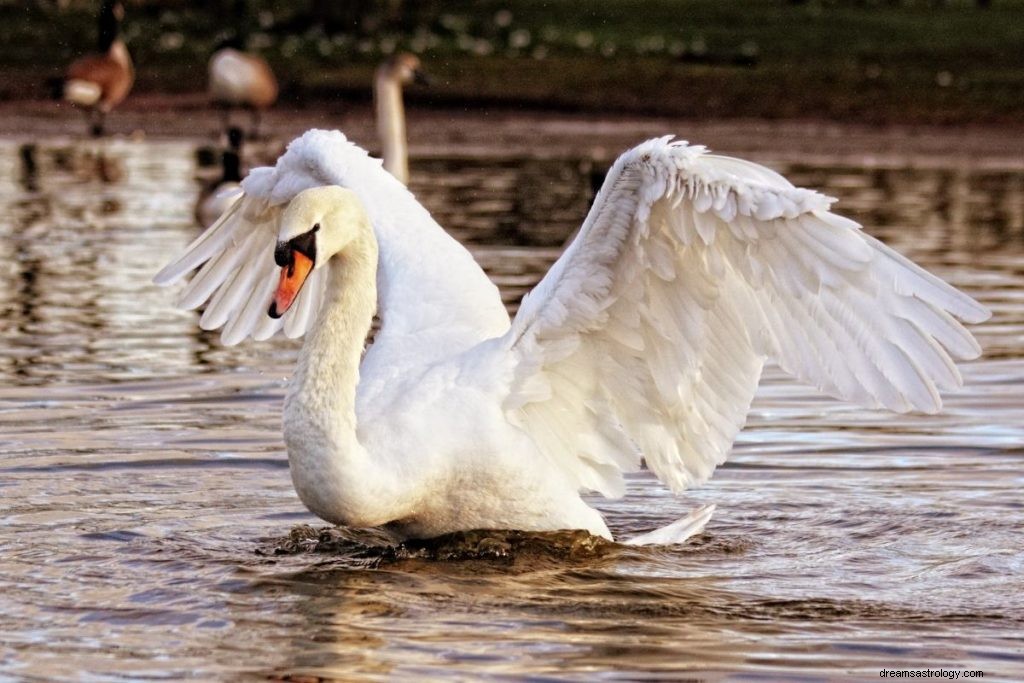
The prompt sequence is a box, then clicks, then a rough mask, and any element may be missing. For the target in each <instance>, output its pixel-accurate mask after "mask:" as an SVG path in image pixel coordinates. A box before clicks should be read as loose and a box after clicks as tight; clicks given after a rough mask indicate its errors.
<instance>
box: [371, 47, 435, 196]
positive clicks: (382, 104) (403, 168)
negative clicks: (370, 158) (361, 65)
mask: <svg viewBox="0 0 1024 683" xmlns="http://www.w3.org/2000/svg"><path fill="white" fill-rule="evenodd" d="M410 83H419V84H421V85H428V84H429V83H430V79H429V78H427V75H426V74H425V73H424V72H423V69H422V67H421V66H420V58H419V57H417V56H416V55H414V54H409V53H408V52H403V53H400V54H397V55H395V56H394V57H392V58H391V59H388V60H387V61H385V62H384V63H383V64H381V65H380V66H379V67H378V68H377V74H376V76H375V77H374V79H373V100H374V103H375V104H376V107H377V134H378V135H379V136H380V144H381V156H382V157H383V158H384V170H386V171H388V172H389V173H390V174H391V175H393V176H395V177H396V178H398V179H399V180H401V181H402V183H404V184H408V183H409V151H408V148H407V141H406V134H405V107H404V105H403V104H402V86H403V85H408V84H410Z"/></svg>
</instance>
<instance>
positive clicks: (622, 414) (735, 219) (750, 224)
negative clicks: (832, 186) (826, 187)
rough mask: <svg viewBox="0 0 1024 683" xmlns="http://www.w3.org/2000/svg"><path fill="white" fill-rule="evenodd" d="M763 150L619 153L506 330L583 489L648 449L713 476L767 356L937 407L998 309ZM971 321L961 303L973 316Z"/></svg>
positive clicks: (906, 404) (852, 388) (669, 479)
mask: <svg viewBox="0 0 1024 683" xmlns="http://www.w3.org/2000/svg"><path fill="white" fill-rule="evenodd" d="M833 201H834V200H833V199H831V198H829V197H825V196H823V195H820V194H818V193H816V192H812V191H809V190H804V189H800V188H796V187H794V186H793V185H792V184H790V183H789V182H788V181H786V179H785V178H783V177H782V176H780V175H779V174H777V173H775V172H773V171H770V170H768V169H766V168H764V167H761V166H758V165H757V164H753V163H751V162H747V161H742V160H738V159H731V158H728V157H720V156H715V155H710V154H707V153H706V152H705V150H704V149H703V148H702V147H694V146H688V145H687V144H686V143H683V142H673V141H671V139H669V138H661V139H657V140H651V141H649V142H647V143H645V144H643V145H640V146H639V147H637V148H635V149H633V150H631V151H630V152H627V153H626V154H624V155H623V156H622V157H620V158H619V160H618V161H617V162H616V164H615V165H614V166H613V168H612V169H611V171H610V172H609V174H608V177H607V179H606V181H605V185H604V187H603V188H602V189H601V192H600V193H599V194H598V197H597V199H596V201H595V203H594V206H593V208H592V209H591V213H590V215H589V216H588V217H587V220H586V222H585V223H584V225H583V228H582V229H581V230H580V232H579V234H578V235H577V237H576V239H575V240H574V241H573V243H572V244H571V245H570V246H569V247H568V249H567V250H566V252H565V253H564V254H563V255H562V257H561V258H560V259H559V260H558V261H557V262H556V263H555V265H554V266H553V267H552V268H551V270H550V272H549V273H548V274H547V276H545V278H544V279H543V280H542V281H541V282H540V283H539V284H538V285H537V287H536V288H535V289H534V291H533V292H531V293H530V295H529V296H528V297H527V298H526V299H525V300H524V302H523V304H522V306H521V307H520V309H519V314H518V315H517V316H516V318H515V320H514V321H513V323H512V327H511V329H510V330H509V332H508V334H507V335H506V336H505V338H504V341H505V343H506V344H507V346H508V348H509V349H510V351H511V354H512V356H513V357H514V359H515V371H514V379H513V382H512V388H511V390H510V393H509V396H508V399H507V401H506V404H505V409H506V411H508V413H509V414H510V416H512V417H513V418H514V419H515V420H517V423H518V424H520V425H521V426H522V427H523V428H524V429H526V430H527V431H529V432H530V433H531V434H532V435H533V436H534V438H535V441H536V442H537V443H538V445H539V447H540V448H541V450H542V451H543V452H544V453H545V454H546V455H547V457H548V458H549V460H550V461H551V462H552V463H553V464H554V465H556V466H557V467H559V468H561V469H562V470H563V471H565V472H566V473H568V474H569V475H570V476H573V477H575V480H576V481H577V482H578V483H579V485H580V487H581V488H584V489H591V490H596V491H600V492H602V493H605V494H606V495H617V494H619V493H621V492H622V490H623V481H622V473H623V472H626V471H630V470H631V469H635V468H636V467H638V466H639V464H640V458H641V457H643V458H645V459H646V462H647V465H648V466H649V467H650V468H651V469H652V470H653V471H654V472H655V474H656V475H657V476H658V477H659V478H660V479H662V480H663V481H665V482H666V483H668V484H669V485H670V486H671V487H672V488H673V489H674V490H682V489H684V488H686V487H688V486H692V485H694V484H697V483H700V482H703V481H704V480H706V479H707V478H708V477H709V476H710V475H711V473H712V471H713V470H714V468H715V466H717V465H718V464H720V463H721V462H723V461H724V460H725V458H726V457H727V455H728V452H729V450H730V448H731V447H732V443H733V441H734V440H735V438H736V434H737V433H738V431H739V429H740V428H741V427H742V425H743V423H744V421H745V420H746V414H747V411H748V410H749V406H750V402H751V400H752V399H753V395H754V391H755V390H756V387H757V383H758V381H759V379H760V376H761V371H762V367H763V364H764V363H765V362H766V361H773V362H776V363H778V364H779V366H780V367H781V368H782V369H783V370H785V371H786V372H787V373H789V374H791V375H792V376H794V377H796V378H797V379H799V380H801V381H803V382H805V383H807V384H809V385H811V386H814V387H817V388H818V389H820V390H821V391H823V392H825V393H828V394H831V395H833V396H835V397H838V398H843V399H847V400H851V401H855V402H857V403H860V404H863V405H867V406H877V407H886V408H889V409H891V410H896V411H905V410H911V409H917V410H923V411H927V412H934V411H936V410H938V409H939V408H940V407H941V397H940V395H939V389H949V388H953V387H956V386H959V385H960V384H961V378H960V374H959V372H958V371H957V368H956V365H955V364H954V359H961V360H963V359H970V358H973V357H976V356H977V355H978V353H979V352H980V349H979V347H978V345H977V343H976V342H975V341H974V338H973V337H972V336H971V334H970V333H969V332H968V331H967V330H966V329H964V327H963V326H962V325H961V323H960V322H959V321H964V322H980V321H981V320H984V319H985V318H986V317H987V315H988V312H987V311H986V310H985V308H984V307H982V306H981V305H979V304H978V303H977V302H975V301H974V300H973V299H971V298H970V297H968V296H967V295H965V294H963V293H961V292H958V291H957V290H956V289H954V288H952V287H950V286H949V285H947V284H946V283H944V282H943V281H942V280H940V279H938V278H937V277H935V276H933V275H931V274H930V273H928V272H927V271H925V270H923V269H922V268H920V267H918V266H916V265H914V264H913V263H911V262H910V261H909V260H907V259H906V258H904V257H903V256H900V255H899V254H897V253H896V252H895V251H893V250H892V249H890V248H888V247H887V246H885V245H884V244H882V243H881V242H879V241H878V240H876V239H874V238H872V237H870V236H869V235H866V234H865V233H864V232H863V231H862V230H861V229H860V226H859V225H858V224H856V223H855V222H853V221H850V220H849V219H846V218H843V217H841V216H838V215H836V214H833V213H831V212H830V210H829V209H830V206H831V204H832V202H833ZM958 319H959V321H958Z"/></svg>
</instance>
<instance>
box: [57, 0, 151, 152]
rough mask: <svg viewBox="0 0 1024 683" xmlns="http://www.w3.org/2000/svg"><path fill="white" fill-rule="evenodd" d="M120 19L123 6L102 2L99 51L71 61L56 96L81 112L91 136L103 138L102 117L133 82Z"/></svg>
mask: <svg viewBox="0 0 1024 683" xmlns="http://www.w3.org/2000/svg"><path fill="white" fill-rule="evenodd" d="M123 19H124V6H123V5H122V4H121V3H120V2H119V1H118V0H106V1H105V2H104V3H103V6H102V7H101V8H100V14H99V50H98V51H97V52H96V53H94V54H90V55H85V56H84V57H79V58H78V59H76V60H75V61H73V62H72V63H71V65H70V66H69V67H68V71H67V75H66V76H65V78H64V80H63V82H62V83H61V88H60V92H59V94H60V96H61V97H63V98H64V99H65V100H66V101H68V102H71V103H72V104H75V105H77V106H79V107H82V108H83V109H85V111H86V115H87V116H88V118H89V122H90V132H91V133H92V135H93V136H94V137H99V136H101V135H103V124H104V120H105V118H106V115H107V114H108V113H109V112H110V111H111V110H112V109H113V108H114V107H116V106H117V105H119V104H120V103H121V102H122V101H123V100H124V98H125V97H127V96H128V92H129V91H130V90H131V89H132V84H133V83H134V82H135V67H134V66H133V65H132V58H131V55H130V54H128V48H127V47H126V46H125V44H124V41H123V40H121V38H120V37H119V35H118V34H119V32H120V25H121V21H122V20H123ZM55 94H56V93H55Z"/></svg>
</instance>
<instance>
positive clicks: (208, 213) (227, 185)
mask: <svg viewBox="0 0 1024 683" xmlns="http://www.w3.org/2000/svg"><path fill="white" fill-rule="evenodd" d="M242 137H243V136H242V129H241V128H237V127H234V126H232V127H231V128H229V129H228V146H227V148H225V149H224V151H223V153H222V154H221V177H220V180H218V181H217V183H216V185H214V186H212V187H210V188H208V189H207V190H206V191H205V192H203V193H202V194H200V196H199V201H198V203H197V204H196V218H197V219H198V220H199V223H200V224H201V225H202V226H203V227H204V228H207V227H209V226H211V225H213V222H214V221H216V220H217V219H218V218H220V216H221V214H223V213H224V212H225V211H227V209H228V207H229V206H231V205H232V204H234V203H235V202H236V201H238V198H239V197H240V196H241V195H242V186H241V182H242Z"/></svg>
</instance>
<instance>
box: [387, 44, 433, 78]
mask: <svg viewBox="0 0 1024 683" xmlns="http://www.w3.org/2000/svg"><path fill="white" fill-rule="evenodd" d="M379 73H382V74H384V75H385V76H387V77H388V78H389V79H393V80H395V81H398V82H399V83H401V84H402V85H409V84H410V83H416V84H418V85H430V77H429V76H427V74H426V73H425V72H424V71H423V66H422V64H420V58H419V57H417V56H416V55H414V54H412V53H410V52H400V53H399V54H397V55H395V56H394V57H392V58H390V59H388V60H387V61H386V62H384V63H383V64H381V65H380V71H379Z"/></svg>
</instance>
